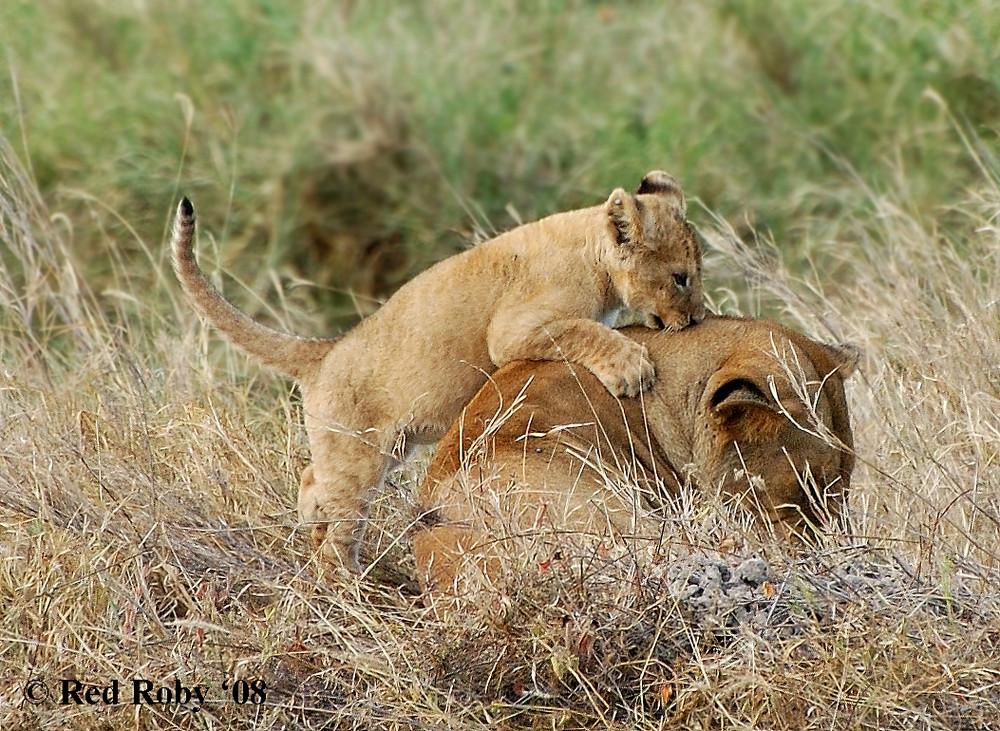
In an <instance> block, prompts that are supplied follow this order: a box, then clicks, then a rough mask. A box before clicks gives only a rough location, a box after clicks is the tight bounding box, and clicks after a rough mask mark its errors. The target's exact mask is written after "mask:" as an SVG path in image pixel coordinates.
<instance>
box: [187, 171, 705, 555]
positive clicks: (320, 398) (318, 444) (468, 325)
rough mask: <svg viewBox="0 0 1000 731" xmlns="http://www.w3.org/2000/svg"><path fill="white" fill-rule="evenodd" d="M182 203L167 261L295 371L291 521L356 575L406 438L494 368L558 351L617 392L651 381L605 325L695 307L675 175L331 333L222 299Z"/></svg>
mask: <svg viewBox="0 0 1000 731" xmlns="http://www.w3.org/2000/svg"><path fill="white" fill-rule="evenodd" d="M194 228H195V224H194V211H193V208H192V206H191V204H190V202H188V201H187V199H185V200H184V201H182V202H181V204H180V206H179V208H178V213H177V219H176V222H175V226H174V236H173V242H172V249H173V261H174V268H175V271H176V273H177V276H178V278H179V279H180V281H181V284H182V285H183V287H184V290H185V292H186V293H187V295H188V297H189V299H190V300H191V302H192V303H193V304H194V305H195V306H196V307H197V309H198V310H199V311H200V312H201V313H202V314H203V315H204V316H205V317H206V318H208V319H209V320H210V321H211V322H212V323H213V324H214V325H215V326H216V327H217V328H218V329H219V330H220V332H222V334H223V335H225V336H226V337H227V338H228V339H229V340H230V341H231V342H233V343H234V344H236V345H238V346H239V347H241V348H243V349H244V350H245V351H246V352H247V353H249V354H250V355H252V356H254V357H256V358H257V359H259V360H260V361H261V362H262V363H264V364H265V365H268V366H270V367H272V368H274V369H276V370H278V371H282V372H284V373H287V374H289V375H291V376H292V377H294V378H295V379H297V380H298V383H299V386H300V388H301V391H302V398H303V407H304V412H305V426H306V431H307V433H308V436H309V442H310V446H311V449H312V456H313V462H312V465H311V466H310V467H308V468H307V469H306V470H305V471H304V473H303V475H302V480H301V484H300V487H299V515H300V518H301V519H302V520H303V521H304V522H306V523H309V524H312V525H313V536H314V539H315V540H316V543H317V545H321V544H322V545H324V546H325V547H326V549H327V550H328V551H329V552H330V553H332V556H333V557H334V558H335V559H336V560H337V561H339V562H340V563H342V564H343V565H344V566H346V567H347V568H348V569H350V570H352V571H355V572H357V571H360V568H361V567H360V564H359V560H358V546H359V542H360V540H361V536H362V531H363V527H364V521H365V518H366V516H367V511H368V506H369V502H370V500H371V497H372V492H373V490H374V489H375V488H377V486H378V485H379V484H380V483H381V481H382V479H383V478H384V475H385V473H386V470H387V469H388V468H389V467H390V466H391V464H392V463H393V460H394V458H396V457H398V456H400V448H401V445H402V444H403V443H404V441H407V440H408V441H409V443H410V444H413V443H414V442H432V441H436V440H437V439H439V438H440V437H441V435H443V434H444V432H445V430H446V429H447V428H448V426H449V425H450V424H451V423H452V422H453V421H454V420H455V418H456V417H457V416H458V415H459V413H460V411H461V409H462V407H463V406H465V404H466V402H467V401H468V400H469V399H470V398H471V397H472V396H473V395H474V394H475V393H476V391H478V390H479V388H480V386H482V385H483V383H485V382H486V379H487V376H488V375H489V374H491V373H492V372H493V371H495V370H496V369H497V367H499V366H502V365H504V364H505V363H509V362H511V361H513V360H519V359H527V360H568V361H571V362H573V363H577V364H579V365H582V366H584V367H585V368H586V369H587V370H589V371H590V372H592V373H593V374H594V375H595V376H596V377H597V378H598V379H599V381H600V382H601V383H602V384H604V387H606V388H607V389H608V391H610V392H611V393H613V394H615V395H616V396H635V395H637V394H639V393H640V391H641V390H642V389H644V388H648V387H649V386H650V385H651V384H652V383H653V382H654V380H655V370H654V366H653V363H652V361H651V360H650V359H649V355H648V353H647V351H646V348H645V346H643V345H642V344H640V343H638V342H636V341H635V340H632V339H629V338H626V337H625V336H623V335H621V334H620V333H618V332H617V331H615V330H612V329H611V328H610V327H608V326H606V325H604V324H602V323H601V321H602V320H604V319H608V318H609V317H610V316H611V315H612V314H613V313H615V312H616V311H618V310H619V309H621V308H628V309H630V310H632V311H634V312H635V313H637V314H638V316H639V317H640V318H641V319H642V321H644V322H645V324H646V325H647V326H649V327H664V328H667V329H680V328H684V327H685V326H687V325H688V324H689V323H691V322H692V321H696V320H698V319H701V318H702V317H703V316H704V298H703V293H702V285H701V254H700V250H699V248H698V242H697V239H696V237H695V234H694V232H693V231H692V229H691V227H690V226H689V225H688V223H687V221H686V219H685V204H684V196H683V194H682V192H681V189H680V187H679V186H678V185H677V183H676V181H674V180H673V178H671V177H670V176H669V175H667V174H666V173H662V172H652V173H649V174H648V175H647V176H646V177H645V178H644V179H643V181H642V183H641V184H640V186H639V188H638V190H637V191H636V193H635V194H631V193H627V192H626V191H624V190H622V189H618V190H615V191H614V192H613V193H612V194H611V196H610V197H609V198H608V199H607V202H605V203H604V204H603V205H598V206H594V207H591V208H585V209H581V210H576V211H569V212H566V213H559V214H555V215H553V216H549V217H548V218H544V219H542V220H540V221H536V222H534V223H529V224H526V225H524V226H520V227H518V228H516V229H514V230H512V231H510V232H508V233H505V234H503V235H501V236H498V237H497V238H495V239H493V240H491V241H488V242H486V243H484V244H482V245H480V246H477V247H475V248H473V249H470V250H468V251H466V252H463V253H461V254H458V255H455V256H453V257H450V258H448V259H445V260H444V261H442V262H440V263H438V264H436V265H435V266H433V267H431V268H430V269H428V270H427V271H425V272H423V273H422V274H420V275H419V276H417V277H416V278H414V279H413V280H412V281H410V282H409V283H407V284H406V285H405V286H404V287H402V288H401V289H400V290H399V291H398V292H397V293H396V294H395V295H393V296H392V297H391V298H390V299H389V301H388V302H386V303H385V304H384V305H383V306H382V307H381V308H380V309H379V310H378V311H377V312H375V313H374V314H373V315H371V316H370V317H368V318H367V319H366V320H364V321H363V322H361V323H360V324H359V325H358V326H357V327H355V328H354V329H353V330H352V331H350V332H349V333H347V334H346V335H345V336H344V337H343V338H341V339H339V340H329V339H308V338H301V337H296V336H292V335H286V334H283V333H280V332H277V331H275V330H272V329H270V328H267V327H264V326H262V325H260V324H258V323H256V322H254V321H253V320H251V319H250V318H249V317H247V316H246V315H245V314H243V313H242V312H240V311H239V310H238V309H236V308H235V307H234V306H233V305H232V304H230V303H229V302H227V301H226V300H225V299H224V298H223V297H222V296H221V295H220V294H219V293H218V292H217V291H216V290H215V289H214V288H213V287H212V285H211V283H210V282H209V281H208V279H207V278H206V277H205V276H204V274H202V272H201V271H200V270H199V268H198V265H197V263H196V261H195V258H194V253H193V242H194Z"/></svg>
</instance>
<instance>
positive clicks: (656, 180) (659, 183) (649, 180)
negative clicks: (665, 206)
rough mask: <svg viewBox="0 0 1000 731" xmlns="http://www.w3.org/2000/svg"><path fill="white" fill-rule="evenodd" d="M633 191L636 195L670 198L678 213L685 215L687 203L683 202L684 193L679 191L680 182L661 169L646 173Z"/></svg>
mask: <svg viewBox="0 0 1000 731" xmlns="http://www.w3.org/2000/svg"><path fill="white" fill-rule="evenodd" d="M635 193H636V195H662V196H665V197H667V198H670V199H671V203H673V205H674V207H675V208H676V209H677V211H678V213H680V214H681V216H682V217H683V216H685V215H687V203H685V202H684V193H683V191H681V186H680V183H678V182H677V181H676V180H674V178H673V176H671V175H668V174H667V173H665V172H663V171H662V170H653V171H651V172H648V173H646V177H644V178H643V179H642V182H641V183H639V187H638V188H637V189H636V191H635Z"/></svg>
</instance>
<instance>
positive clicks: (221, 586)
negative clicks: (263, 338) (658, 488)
mask: <svg viewBox="0 0 1000 731" xmlns="http://www.w3.org/2000/svg"><path fill="white" fill-rule="evenodd" d="M753 7H754V8H757V9H758V10H755V11H752V12H751V11H748V10H746V9H745V4H741V3H728V2H721V1H720V2H715V3H707V4H706V3H686V2H681V3H669V4H662V3H641V2H640V3H631V4H629V6H628V8H627V9H623V8H620V7H619V6H617V5H611V4H608V5H602V4H598V3H587V2H544V3H534V4H528V3H517V2H509V3H492V4H471V3H459V2H448V1H446V0H433V1H432V2H428V3H423V4H419V5H417V6H413V7H411V6H410V5H407V4H401V3H388V2H371V3H367V2H366V3H340V4H337V3H327V4H324V3H319V2H310V1H309V0H299V1H298V2H290V3H283V4H278V3H269V2H264V1H261V2H254V3H245V2H229V1H228V0H220V1H219V2H213V3H210V4H209V3H193V2H184V1H183V0H182V1H179V2H174V3H170V4H167V3H159V2H147V3H140V2H135V3H126V2H112V1H110V0H52V1H51V2H44V3H29V2H19V1H14V2H10V3H7V2H5V3H4V4H3V7H2V8H0V45H3V47H4V48H5V50H6V55H5V62H6V64H7V69H6V73H5V74H0V98H2V99H3V100H4V102H3V103H2V104H0V135H2V138H0V239H2V242H3V246H2V247H0V264H2V269H0V617H2V618H0V727H3V728H54V727H65V728H82V729H109V728H113V729H118V728H123V729H124V728H140V729H146V728H162V729H173V728H242V727H246V728H249V727H259V728H267V729H279V728H295V727H304V728H401V729H402V728H427V727H434V728H439V727H443V728H456V729H464V728H484V727H487V726H488V725H490V724H492V725H497V726H500V727H509V728H567V729H568V728H579V727H592V728H604V727H607V726H611V727H614V728H643V729H654V728H662V727H665V726H668V725H671V726H677V727H684V728H706V729H707V728H775V729H804V728H817V729H819V728H824V729H826V728H836V729H862V728H866V729H867V728H890V729H891V728H899V729H913V728H921V729H953V728H966V729H987V728H991V727H993V726H994V725H995V719H996V718H997V717H998V713H1000V659H998V658H1000V646H998V644H1000V555H998V550H997V546H998V545H1000V541H998V538H1000V447H998V445H1000V418H998V416H997V414H1000V370H998V364H1000V311H998V307H1000V305H998V299H997V292H1000V253H998V252H1000V225H998V220H1000V175H998V166H997V163H996V157H995V155H996V151H997V145H996V133H995V130H996V129H997V128H998V126H1000V123H998V121H997V116H998V115H1000V86H998V82H1000V79H998V78H997V76H996V68H997V64H996V61H997V58H996V50H995V49H996V48H1000V38H998V35H1000V23H997V22H996V19H995V12H994V11H993V10H992V8H991V4H990V3H987V2H965V3H957V2H956V3H933V4H931V3H920V2H905V1H904V0H898V1H897V2H888V1H887V2H885V3H881V4H878V5H876V4H860V3H858V4H850V5H844V6H843V7H835V6H830V8H825V7H823V6H820V5H815V7H814V4H805V3H802V2H793V1H792V0H784V1H779V0H775V1H774V2H770V3H765V4H753ZM653 167H662V168H664V169H667V170H669V171H671V172H672V173H674V174H675V175H677V176H678V177H679V178H680V179H681V181H682V183H683V184H684V186H685V188H686V190H687V191H688V192H689V194H690V195H691V196H692V197H697V198H698V199H699V200H700V203H701V205H697V204H692V216H693V217H694V218H695V220H696V222H697V223H698V224H699V226H700V228H701V230H702V233H703V234H704V237H705V242H706V253H707V261H706V270H707V272H708V286H709V288H710V290H711V294H712V298H713V301H714V304H715V306H716V307H717V308H719V309H722V310H724V311H729V312H732V311H740V312H749V313H758V312H768V313H775V314H777V315H778V316H779V317H780V319H782V320H783V321H785V322H786V323H788V324H790V325H793V326H796V327H799V328H801V329H802V330H804V331H805V332H807V333H809V334H810V335H812V336H814V337H817V338H823V339H842V340H847V341H850V342H853V343H856V344H857V345H859V346H860V347H861V348H862V349H863V351H864V353H865V357H864V361H863V367H862V370H861V373H860V374H859V375H858V376H855V378H854V380H853V381H852V382H851V383H850V384H849V387H850V398H851V406H852V410H853V411H852V413H853V417H854V426H855V433H856V440H857V443H858V450H859V466H858V469H857V472H856V478H855V489H854V491H853V493H852V495H851V498H850V515H851V520H852V530H851V532H850V533H845V534H843V535H833V536H830V537H829V538H828V540H827V542H826V543H825V545H823V546H821V547H820V548H819V549H817V550H816V551H814V552H811V553H810V554H808V555H789V554H788V552H787V551H785V550H784V549H783V548H782V547H781V546H778V545H774V544H772V543H770V542H769V541H767V540H766V539H762V538H759V537H756V536H755V534H754V533H753V532H752V531H748V530H747V529H746V527H745V526H744V522H745V521H743V520H742V519H741V518H740V516H738V515H733V514H730V513H729V512H728V511H727V509H726V508H725V506H721V505H718V504H717V503H716V501H714V500H712V499H711V498H706V499H705V500H703V501H695V502H692V503H691V504H689V505H686V506H683V507H681V508H679V512H678V516H677V518H676V521H675V522H674V523H672V524H671V525H670V526H669V530H668V531H667V533H666V540H665V541H664V542H663V543H662V544H661V545H660V546H659V548H658V550H657V551H656V552H655V553H650V554H649V555H638V554H637V555H631V556H628V555H626V556H621V555H611V556H605V557H596V558H595V560H594V562H593V563H592V565H591V567H590V568H589V569H588V570H587V571H585V572H575V573H574V572H571V571H570V569H569V567H561V566H559V565H558V564H557V563H556V564H553V565H551V566H545V567H541V566H527V567H525V566H519V565H518V562H517V557H516V556H512V557H511V559H510V571H511V579H510V581H509V582H507V583H506V584H505V585H504V587H503V588H502V590H500V591H498V592H497V594H496V595H494V596H493V597H492V598H491V600H490V601H486V602H481V603H479V604H473V605H472V606H469V607H466V609H465V611H464V612H463V613H460V614H455V615H448V616H443V615H441V616H439V615H435V614H433V613H431V612H429V611H428V609H427V608H426V607H424V605H423V603H422V602H421V601H420V599H419V598H418V597H414V596H412V595H411V594H409V593H407V592H406V591H401V590H397V589H394V588H389V587H387V586H384V585H383V586H380V585H378V584H376V583H374V582H366V583H362V584H359V585H357V586H352V587H347V588H345V587H339V586H331V585H329V584H328V583H327V582H325V581H324V580H323V579H324V577H323V575H322V572H321V571H320V569H319V568H318V567H316V566H315V565H314V564H313V562H312V561H311V557H310V552H309V550H308V549H309V547H308V545H307V541H306V539H305V536H303V535H300V533H299V532H297V531H296V530H295V515H294V492H295V486H296V485H297V475H298V472H299V470H300V469H301V467H302V465H303V464H304V463H305V461H306V459H307V457H308V454H307V449H306V444H305V440H304V435H303V434H302V432H301V429H300V428H299V427H298V426H297V425H298V423H299V414H298V402H297V398H296V396H295V394H294V391H293V390H292V389H291V387H290V386H289V384H288V383H286V382H284V381H282V380H280V379H278V378H276V377H274V376H272V375H271V374H269V373H264V372H261V371H259V370H258V369H256V368H254V367H253V366H252V365H248V364H247V363H246V360H245V358H243V357H242V356H240V355H239V354H237V353H235V352H233V351H232V350H231V349H229V348H226V347H225V346H222V345H220V344H219V342H218V339H217V338H216V337H215V336H214V335H212V334H211V333H210V332H209V331H208V330H207V329H206V328H204V327H202V326H201V325H200V324H199V323H198V321H197V319H196V318H195V317H194V316H193V315H192V313H191V312H190V309H189V308H188V307H187V306H186V305H185V304H184V303H183V302H182V301H181V299H180V297H179V294H178V288H177V287H176V286H175V284H174V282H173V280H172V276H171V275H170V273H169V270H168V269H167V268H166V267H165V266H164V261H165V259H164V253H163V246H162V244H163V242H164V235H165V230H166V225H167V222H168V214H169V212H170V211H171V209H172V208H173V206H174V204H175V202H176V198H177V196H178V193H179V191H183V192H185V193H187V194H188V195H190V196H192V198H193V199H194V200H195V203H196V205H198V209H199V213H200V214H201V221H202V222H203V224H204V229H203V233H202V238H201V246H202V250H203V253H204V257H203V261H205V262H208V265H209V267H210V268H211V267H212V265H213V264H215V263H218V265H220V266H221V267H222V268H223V269H224V270H226V271H227V272H231V273H232V275H233V277H234V278H235V279H236V280H237V283H236V284H235V285H234V283H233V281H232V280H228V281H227V282H226V284H227V292H230V293H231V294H232V296H233V297H234V298H235V299H236V300H237V301H239V302H240V304H241V306H245V307H246V308H247V309H250V310H253V311H255V312H258V313H260V314H261V315H262V316H263V317H265V318H266V319H268V320H269V321H271V322H277V323H280V324H282V325H284V326H286V327H290V328H293V329H295V330H297V331H300V332H304V333H325V332H329V330H330V329H331V327H333V326H334V325H335V324H344V323H349V322H350V321H351V319H352V318H353V317H355V316H356V313H357V312H358V311H365V310H366V309H369V308H370V307H371V298H377V297H380V296H384V295H385V294H386V293H388V292H390V291H391V290H392V289H393V288H394V287H395V286H397V285H398V284H399V283H400V282H401V281H404V280H405V279H406V278H407V277H408V276H410V275H411V274H412V273H413V271H415V270H417V269H419V268H421V267H422V266H424V265H425V264H426V263H427V262H428V261H430V260H433V259H435V258H438V257H440V256H442V255H444V254H445V253H447V252H449V251H453V250H455V249H457V248H459V247H461V246H464V245H466V244H467V243H468V241H469V239H470V238H473V237H475V236H476V235H479V234H481V233H488V232H490V231H492V230H494V229H497V228H505V227H507V226H509V225H510V224H511V223H513V222H514V221H515V220H516V219H517V218H518V217H522V218H525V219H527V218H532V217H535V216H537V215H541V214H543V213H546V212H550V211H552V210H556V209H559V208H566V207H571V206H576V205H581V204H584V203H591V202H593V201H595V200H597V199H599V198H601V197H603V195H604V194H606V193H607V191H609V190H610V189H611V188H613V187H615V186H617V185H627V184H629V183H630V182H632V181H636V182H637V181H638V179H639V177H641V175H642V173H644V172H645V171H646V170H647V169H649V168H653ZM304 280H307V281H308V282H315V283H317V284H318V285H319V286H302V285H303V283H304ZM276 289H277V294H276V293H275V290H276ZM352 293H353V294H352ZM397 482H398V483H399V484H398V485H395V486H394V487H393V488H392V489H390V490H389V491H388V492H387V495H386V497H385V500H384V505H383V506H382V507H381V510H380V513H379V517H378V520H377V521H376V530H375V531H373V532H374V533H376V536H375V540H374V541H373V549H372V550H373V553H374V554H381V553H384V554H385V558H384V559H383V561H382V563H383V565H384V566H386V567H389V568H395V569H396V570H397V571H398V572H399V573H400V574H401V575H405V574H406V573H407V571H408V567H409V563H408V561H409V558H408V553H407V542H408V540H409V538H408V529H409V526H410V524H411V522H412V521H413V520H414V519H415V517H416V515H415V510H414V508H413V505H412V496H411V491H410V490H409V489H408V488H407V480H405V479H400V480H398V481H397ZM751 557H760V558H762V559H764V561H765V562H766V564H767V580H766V581H764V582H762V583H758V584H756V585H754V586H751V587H750V588H748V589H747V590H746V591H745V592H744V593H743V594H740V595H739V596H738V597H736V598H735V599H733V600H732V601H731V602H729V603H726V602H721V603H720V604H719V605H718V606H716V607H715V608H713V609H710V610H706V609H705V608H704V607H702V606H701V605H698V604H697V603H696V602H695V599H696V598H697V597H695V596H694V595H693V594H692V593H691V590H690V589H689V588H688V587H689V585H694V584H695V583H696V582H694V581H693V580H692V579H691V577H692V576H694V575H695V574H698V575H701V574H704V573H705V572H710V571H722V568H724V569H726V570H732V571H736V570H737V569H738V568H739V567H740V566H742V565H744V562H745V561H746V560H747V559H749V558H751ZM711 566H715V567H716V568H715V569H711ZM691 567H694V568H693V569H692V568H691ZM720 567H722V568H720ZM699 572H700V573H699ZM136 678H138V679H145V680H149V681H151V682H152V683H154V686H155V687H154V688H153V690H152V691H151V693H152V696H151V697H152V698H154V699H155V698H156V689H158V688H161V687H165V688H167V689H170V690H171V691H172V692H174V691H176V686H175V682H176V683H179V684H181V685H183V686H185V687H187V688H194V687H195V686H199V687H201V688H202V689H203V691H202V692H203V694H204V696H205V699H206V702H205V704H204V705H203V706H201V707H200V710H197V711H195V710H193V707H194V705H195V704H194V703H193V702H192V703H188V704H184V705H183V706H181V707H178V706H177V705H176V704H167V705H162V704H161V705H157V704H150V703H145V702H144V703H143V704H141V705H134V704H133V703H132V702H131V701H132V700H133V698H132V693H133V687H132V682H133V679H136ZM115 680H117V681H118V682H119V684H120V688H119V692H120V698H119V700H120V701H121V702H119V703H118V704H111V705H103V704H100V703H98V704H95V705H87V704H84V705H77V704H76V703H74V702H72V698H69V700H70V702H69V703H67V704H62V703H60V702H59V701H60V700H61V693H62V683H63V681H65V682H66V684H67V688H68V689H72V688H74V687H75V686H74V685H73V684H72V681H80V682H82V683H87V684H95V685H100V686H108V685H109V684H111V683H112V681H115ZM261 682H263V684H264V685H261V684H260V683H261ZM34 683H44V684H45V689H47V691H48V693H49V695H48V696H47V697H43V695H40V694H42V693H43V689H42V687H41V686H40V685H37V684H34ZM262 691H263V697H262V694H261V692H262ZM108 692H109V693H110V692H111V691H108ZM234 693H235V694H236V696H235V698H234ZM26 695H30V696H31V697H32V698H33V699H38V700H39V701H40V702H39V703H37V704H34V703H31V702H28V701H27V700H26ZM110 697H111V696H110V695H109V698H110ZM161 697H162V698H165V697H166V696H165V695H161ZM142 700H145V699H142ZM239 700H242V701H244V702H242V703H240V702H237V701H239ZM261 700H263V701H264V702H263V703H261V704H257V703H255V702H254V701H261Z"/></svg>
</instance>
